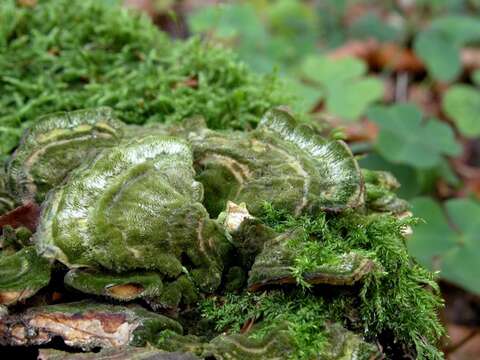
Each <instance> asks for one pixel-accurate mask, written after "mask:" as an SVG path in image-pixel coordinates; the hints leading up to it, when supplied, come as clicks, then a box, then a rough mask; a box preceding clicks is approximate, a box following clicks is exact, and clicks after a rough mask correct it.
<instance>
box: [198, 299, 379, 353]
mask: <svg viewBox="0 0 480 360" xmlns="http://www.w3.org/2000/svg"><path fill="white" fill-rule="evenodd" d="M351 306H352V304H351V303H349V302H347V301H343V300H341V299H340V298H338V299H336V300H335V301H334V302H329V301H327V300H325V299H323V298H322V297H317V296H314V295H312V294H309V293H304V292H302V291H300V290H294V291H292V292H289V293H286V292H280V291H272V292H269V293H262V294H250V293H245V294H241V295H233V294H227V295H226V296H225V297H222V298H220V297H216V298H209V299H206V300H205V301H203V302H202V303H201V310H202V315H203V316H204V317H205V318H207V319H210V320H213V321H214V322H215V324H216V330H217V331H219V332H223V331H228V333H229V334H236V333H238V332H239V330H240V328H241V327H242V325H244V324H246V323H248V322H251V321H253V322H254V323H256V325H254V326H253V328H252V329H251V330H250V331H249V332H247V333H245V335H247V336H248V338H249V339H251V341H252V342H255V341H257V342H258V341H261V342H262V341H263V342H265V341H266V339H268V338H270V337H271V336H272V334H278V333H279V329H281V328H284V329H286V330H287V333H286V335H287V337H284V338H285V339H287V340H288V341H286V340H285V341H284V342H285V345H286V347H287V348H289V351H287V352H284V353H288V352H290V353H291V358H293V359H312V358H316V357H317V356H319V355H320V356H321V358H322V359H343V358H345V359H351V358H352V357H351V356H350V357H349V356H347V355H348V354H350V355H351V354H352V353H356V354H357V356H359V358H363V357H362V356H367V354H368V355H372V354H374V353H376V350H375V347H374V346H372V345H370V344H367V343H365V342H364V341H363V340H362V338H361V337H360V336H358V335H355V334H354V333H352V332H350V331H346V330H345V329H344V328H343V327H342V325H341V324H340V323H334V322H343V321H344V316H347V315H348V314H347V313H345V312H344V311H346V309H347V308H348V307H351ZM231 336H234V335H231ZM213 343H215V340H214V341H213ZM342 356H345V357H342ZM366 358H368V357H366Z"/></svg>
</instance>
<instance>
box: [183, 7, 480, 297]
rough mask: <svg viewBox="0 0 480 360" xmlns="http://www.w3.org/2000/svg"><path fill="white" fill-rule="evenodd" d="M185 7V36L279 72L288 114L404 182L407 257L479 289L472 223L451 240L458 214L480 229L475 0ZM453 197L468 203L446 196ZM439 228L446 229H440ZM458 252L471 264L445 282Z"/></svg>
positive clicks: (479, 38) (479, 36)
mask: <svg viewBox="0 0 480 360" xmlns="http://www.w3.org/2000/svg"><path fill="white" fill-rule="evenodd" d="M191 6H192V8H191V10H190V12H189V13H188V16H187V18H186V22H187V24H188V29H189V30H190V32H191V34H194V35H201V36H203V37H204V38H206V39H207V41H214V42H218V43H222V44H224V45H225V46H229V47H232V48H234V49H235V50H236V51H237V52H238V54H239V56H240V57H241V59H243V60H244V61H245V62H246V63H247V64H249V65H250V67H251V68H253V69H254V70H256V71H257V72H259V73H270V72H272V71H276V72H278V73H279V74H280V75H281V76H282V78H283V79H284V81H285V82H286V83H287V85H286V86H287V89H288V91H289V92H291V95H293V96H294V97H295V99H296V102H295V103H294V104H293V105H292V107H293V108H294V110H297V111H301V112H304V111H307V112H309V114H310V120H311V121H313V122H320V123H321V124H325V123H326V124H328V125H329V126H331V127H338V126H340V127H341V128H342V129H343V136H344V138H345V140H347V141H348V142H349V143H350V145H351V147H352V149H353V151H354V152H355V153H356V154H357V155H358V156H359V157H360V158H361V163H362V165H363V166H365V167H369V168H373V169H387V170H389V171H391V172H393V173H394V174H395V175H396V176H397V177H398V178H399V180H400V182H401V183H402V184H403V186H402V189H401V195H402V196H404V197H406V198H408V199H409V200H411V201H412V204H413V210H414V212H415V213H416V214H418V215H420V216H422V217H424V219H425V220H427V221H426V224H425V225H423V226H420V227H419V232H417V234H416V235H414V237H413V239H412V240H411V245H412V246H411V247H410V248H411V251H412V253H413V255H415V256H416V257H417V258H418V259H419V261H420V262H422V263H423V264H424V265H426V266H428V267H429V268H431V269H433V270H441V271H442V273H441V275H444V277H445V278H446V279H448V280H450V281H453V282H455V283H456V284H458V285H460V286H462V287H464V288H466V289H468V290H470V291H474V292H476V293H478V294H480V278H478V277H477V276H473V275H476V272H477V266H478V265H477V263H478V264H480V228H478V227H477V228H475V227H474V228H472V229H473V230H472V229H471V230H472V231H467V233H471V234H470V235H471V236H470V237H469V239H468V241H467V240H466V239H465V237H466V235H464V236H461V239H460V238H458V236H453V235H452V236H450V237H449V234H450V233H451V232H454V233H461V229H459V228H458V226H457V225H456V224H455V221H453V219H452V218H454V217H455V216H456V217H458V216H460V217H462V216H464V217H465V218H466V217H469V218H470V219H471V220H472V223H478V224H479V225H478V226H480V213H478V214H477V215H479V216H476V217H475V216H474V214H472V213H471V211H473V209H475V205H476V206H480V205H478V201H477V200H476V199H475V198H478V197H480V177H479V174H478V173H479V172H480V154H479V151H480V142H479V136H480V91H479V88H478V87H479V86H480V70H478V69H479V68H480V47H477V45H480V1H472V0H421V1H411V0H403V1H402V0H399V1H393V0H391V1H375V0H371V1H366V0H363V1H361V0H357V1H355V0H350V1H347V0H324V1H299V0H276V1H268V0H251V1H243V2H215V3H210V4H205V2H193V4H191ZM425 196H428V198H427V199H428V202H427V203H425V199H426V198H425ZM419 197H420V198H419ZM457 197H460V198H465V197H466V198H471V200H468V201H467V200H465V201H457V202H452V200H450V199H452V198H457ZM426 204H427V205H428V206H427V205H426ZM451 204H455V210H454V211H450V205H451ZM425 206H427V208H428V209H429V210H428V211H425ZM417 207H418V209H417ZM434 209H435V210H436V212H435V211H434ZM477 212H478V211H477ZM434 213H435V214H436V213H438V216H437V217H432V216H433V214H434ZM440 221H441V222H442V224H443V225H444V227H445V226H446V227H447V228H448V231H449V232H447V229H444V230H442V231H441V232H439V230H438V229H439V224H438V223H439V222H440ZM472 226H473V224H472ZM448 237H449V239H448V241H447V239H446V238H448ZM446 243H449V244H451V245H452V246H447V245H446ZM455 244H456V245H455ZM454 245H455V246H454ZM466 245H468V253H470V254H472V256H475V257H476V259H478V261H473V262H470V265H469V266H468V265H467V264H462V266H463V268H464V269H463V270H461V269H460V268H458V269H457V270H458V271H456V275H455V276H452V275H451V271H449V270H448V269H451V266H452V264H450V265H447V262H449V263H453V264H454V265H455V262H460V263H461V262H462V259H463V256H462V255H461V254H462V253H463V252H465V251H467V250H466V247H467V246H466ZM443 255H445V256H446V257H444V256H443ZM447 255H448V256H447ZM447 258H448V259H449V260H448V261H447V260H446V259H447ZM455 259H456V260H455Z"/></svg>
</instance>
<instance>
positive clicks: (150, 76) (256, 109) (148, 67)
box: [0, 0, 286, 156]
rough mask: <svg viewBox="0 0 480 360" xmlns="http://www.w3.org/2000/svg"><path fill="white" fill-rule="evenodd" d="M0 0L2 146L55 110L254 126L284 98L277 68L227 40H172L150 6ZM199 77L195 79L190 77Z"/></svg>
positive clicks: (0, 152) (0, 151) (1, 149)
mask: <svg viewBox="0 0 480 360" xmlns="http://www.w3.org/2000/svg"><path fill="white" fill-rule="evenodd" d="M17 3H18V2H17V1H15V0H4V1H1V2H0V74H2V77H1V78H0V94H2V96H1V97H0V156H5V155H6V154H8V153H9V152H10V151H11V150H12V149H13V148H14V147H15V146H16V145H17V142H18V139H19V136H20V134H21V131H22V130H21V129H22V128H25V127H26V126H28V125H29V123H31V122H32V121H33V120H34V119H36V118H37V117H38V116H40V115H44V114H46V113H51V112H55V111H64V110H74V109H80V108H87V107H97V106H111V107H112V108H114V110H115V111H116V113H117V115H118V116H119V118H120V119H121V120H124V121H126V122H128V123H136V124H144V123H147V122H178V121H181V120H183V119H184V118H185V117H188V116H192V115H201V116H203V117H204V118H205V119H206V121H207V123H208V125H209V126H210V127H212V128H250V127H252V126H253V125H255V124H256V123H257V121H258V118H259V116H260V115H262V114H263V113H264V112H265V111H266V110H267V109H268V108H270V107H271V106H272V105H276V104H281V103H285V102H286V99H285V97H284V95H283V94H281V93H280V91H279V89H280V87H279V84H278V80H277V79H276V78H275V76H273V75H271V76H258V75H255V74H253V73H252V72H250V71H249V70H248V69H247V68H246V66H245V65H244V64H242V63H239V62H238V61H237V60H236V57H235V56H234V55H233V54H232V53H231V52H229V51H227V50H224V49H222V48H218V47H214V46H212V45H206V44H204V43H202V42H201V41H200V40H199V39H192V40H189V41H186V42H179V41H177V42H173V41H171V40H169V39H168V38H167V37H166V36H165V35H164V34H162V33H161V32H160V31H159V30H158V29H157V28H156V27H155V26H154V25H152V24H151V22H150V20H149V19H147V18H146V17H144V16H140V15H132V14H129V13H128V12H127V11H126V10H123V9H120V7H117V6H112V5H107V4H106V2H103V1H96V0H75V1H72V0H40V1H39V2H38V4H37V5H36V6H34V7H32V8H30V7H21V6H20V5H17ZM191 79H195V80H196V81H197V85H196V86H193V87H192V86H188V85H187V82H188V81H189V80H191Z"/></svg>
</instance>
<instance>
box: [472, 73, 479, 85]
mask: <svg viewBox="0 0 480 360" xmlns="http://www.w3.org/2000/svg"><path fill="white" fill-rule="evenodd" d="M471 77H472V81H473V82H474V83H475V85H477V86H480V70H475V71H474V72H473V73H472V75H471Z"/></svg>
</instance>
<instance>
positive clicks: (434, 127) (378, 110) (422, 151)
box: [368, 104, 461, 168]
mask: <svg viewBox="0 0 480 360" xmlns="http://www.w3.org/2000/svg"><path fill="white" fill-rule="evenodd" d="M368 117H369V118H370V119H371V120H372V121H374V122H375V123H376V124H377V125H378V126H379V128H380V133H379V136H378V139H377V144H376V147H377V149H378V152H379V153H380V154H381V155H382V156H383V157H384V158H385V159H387V160H389V161H391V162H394V163H401V164H409V165H413V166H415V167H418V168H430V167H434V166H436V165H438V164H439V163H441V161H442V160H443V156H444V155H449V156H455V155H458V154H459V153H460V151H461V148H460V145H459V144H458V143H457V142H456V141H455V137H454V134H453V131H452V129H451V128H450V127H449V126H448V125H447V124H445V123H442V122H440V121H438V120H435V119H430V120H426V121H422V113H421V112H420V110H419V109H418V108H417V107H415V106H414V105H411V104H399V105H394V106H391V107H387V106H376V107H374V108H371V109H370V111H369V112H368Z"/></svg>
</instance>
